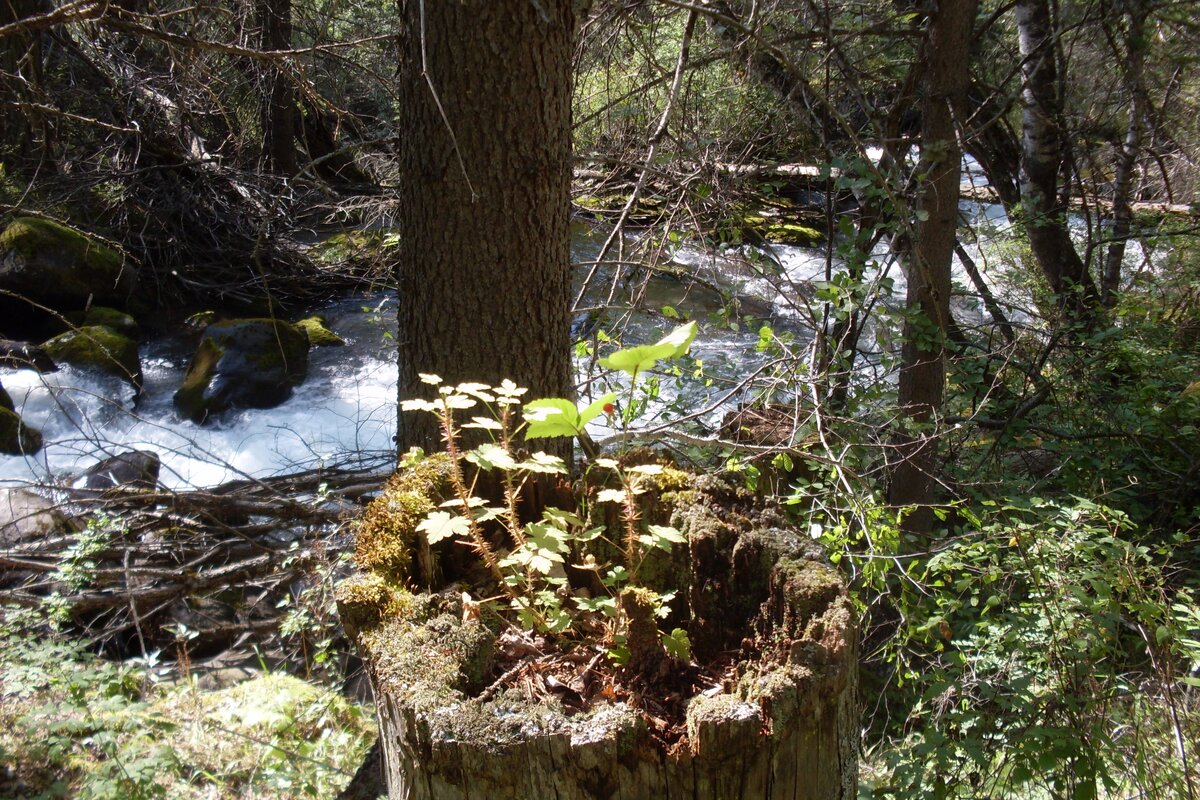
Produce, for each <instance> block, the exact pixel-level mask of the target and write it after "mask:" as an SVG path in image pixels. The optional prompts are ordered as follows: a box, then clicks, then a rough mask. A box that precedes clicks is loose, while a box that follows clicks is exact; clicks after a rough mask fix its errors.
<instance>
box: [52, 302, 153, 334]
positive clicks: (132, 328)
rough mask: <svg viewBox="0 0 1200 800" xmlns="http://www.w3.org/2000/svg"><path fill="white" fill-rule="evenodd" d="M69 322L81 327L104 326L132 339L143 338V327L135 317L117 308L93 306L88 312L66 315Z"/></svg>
mask: <svg viewBox="0 0 1200 800" xmlns="http://www.w3.org/2000/svg"><path fill="white" fill-rule="evenodd" d="M65 316H66V318H67V319H68V320H70V321H71V322H72V323H74V324H75V325H77V326H79V327H86V326H89V325H102V326H104V327H105V328H112V329H113V330H114V331H116V332H117V333H119V334H121V335H122V336H128V337H129V338H130V339H133V340H135V341H136V340H137V339H139V338H141V335H142V331H141V326H139V325H138V322H137V320H136V319H134V318H133V315H131V314H126V313H125V312H124V311H120V310H118V309H115V308H109V307H108V306H92V307H90V308H88V309H87V310H86V311H82V312H75V313H74V314H67V315H65Z"/></svg>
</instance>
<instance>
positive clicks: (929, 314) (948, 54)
mask: <svg viewBox="0 0 1200 800" xmlns="http://www.w3.org/2000/svg"><path fill="white" fill-rule="evenodd" d="M977 6H978V3H977V2H976V0H965V2H959V3H944V4H942V5H941V6H940V7H939V9H938V11H937V12H936V13H935V14H934V15H933V16H932V17H931V19H930V21H929V29H928V32H927V39H926V53H925V55H926V60H927V63H928V67H927V69H926V71H925V94H924V98H923V100H922V103H921V142H922V144H921V161H920V164H918V167H917V169H918V172H919V174H920V175H922V176H923V177H924V181H923V183H922V185H921V186H922V188H921V192H920V195H919V198H918V203H917V209H918V222H917V223H916V241H915V242H914V247H913V252H912V257H911V258H910V259H909V265H908V308H909V310H910V311H911V312H915V316H913V317H910V320H909V321H908V322H907V323H906V324H905V326H904V328H905V330H904V349H903V353H902V363H901V367H900V385H899V405H900V410H901V413H902V414H903V415H904V416H905V418H906V421H907V422H908V423H909V424H910V428H909V429H908V430H905V431H904V432H902V433H901V434H900V436H899V439H898V441H897V454H898V457H899V461H898V462H897V463H896V465H895V467H894V469H893V470H892V475H891V483H890V485H889V495H890V497H889V499H890V501H891V503H892V504H893V505H895V506H901V507H905V506H913V507H914V510H913V512H912V513H910V514H909V515H907V516H906V517H905V522H904V527H905V529H906V530H907V531H908V532H910V533H914V534H917V535H920V536H926V535H928V533H929V531H930V529H931V528H932V525H933V513H932V509H931V507H930V502H931V500H932V490H933V470H934V464H935V455H936V449H937V438H936V436H935V435H934V433H933V432H932V431H931V430H930V426H931V424H932V423H933V421H934V418H935V416H936V415H937V413H938V411H939V410H940V409H941V406H942V400H943V394H944V384H945V380H946V363H945V338H946V332H947V330H948V327H949V323H950V264H951V260H952V259H953V257H954V246H955V244H956V242H957V237H956V233H957V228H958V192H959V179H960V175H961V171H962V151H961V149H960V148H959V144H958V138H957V136H956V124H955V119H954V113H953V108H954V107H955V105H956V101H961V100H962V98H963V97H964V96H965V94H966V91H967V81H968V77H967V71H966V70H964V69H962V68H961V65H963V64H965V63H967V61H968V50H969V47H970V41H971V28H972V25H973V24H974V21H975V11H976V8H977Z"/></svg>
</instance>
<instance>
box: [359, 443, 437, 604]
mask: <svg viewBox="0 0 1200 800" xmlns="http://www.w3.org/2000/svg"><path fill="white" fill-rule="evenodd" d="M452 466H453V465H452V464H451V462H450V457H449V456H447V455H445V454H438V455H434V456H430V457H429V458H426V459H423V460H422V461H420V462H418V463H417V464H415V465H413V466H412V467H409V468H408V469H405V470H402V471H400V472H397V473H396V474H395V475H393V476H392V477H391V478H389V479H388V481H387V483H386V484H385V485H384V487H383V492H382V494H380V495H379V497H377V498H375V499H374V500H372V501H371V503H370V505H368V506H367V508H366V510H365V511H364V512H363V514H362V516H361V517H360V518H359V520H358V529H357V541H356V546H355V551H354V559H355V562H356V563H357V564H358V567H359V569H361V570H364V571H366V572H376V573H378V574H379V575H381V576H383V577H385V578H387V579H388V580H393V581H404V580H406V579H407V578H408V576H409V569H410V567H411V565H412V554H413V547H414V544H415V542H416V537H417V525H418V524H420V522H421V520H423V519H424V518H425V516H426V515H427V514H428V513H429V512H430V511H433V510H434V508H435V507H436V505H437V502H438V501H440V500H441V498H442V493H443V491H444V489H445V486H446V481H447V479H448V477H449V475H450V470H451V468H452Z"/></svg>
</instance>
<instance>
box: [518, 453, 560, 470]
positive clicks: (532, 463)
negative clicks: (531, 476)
mask: <svg viewBox="0 0 1200 800" xmlns="http://www.w3.org/2000/svg"><path fill="white" fill-rule="evenodd" d="M517 466H518V467H520V468H521V469H523V470H528V471H529V472H537V473H543V474H553V473H561V474H566V472H567V465H566V462H564V461H563V460H562V459H561V458H559V457H558V456H552V455H550V454H549V453H543V452H542V451H540V450H539V451H538V452H536V453H534V454H533V455H531V456H530V457H529V458H527V459H525V460H524V461H522V462H521V463H520V464H518V465H517Z"/></svg>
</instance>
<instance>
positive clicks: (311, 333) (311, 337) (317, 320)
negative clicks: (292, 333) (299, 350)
mask: <svg viewBox="0 0 1200 800" xmlns="http://www.w3.org/2000/svg"><path fill="white" fill-rule="evenodd" d="M296 327H297V328H299V329H300V330H302V331H304V333H305V334H306V335H307V336H308V342H309V344H311V345H312V346H313V347H328V346H331V345H332V346H339V345H344V344H345V343H346V340H345V339H343V338H342V337H340V336H338V335H337V334H336V333H334V332H333V331H332V330H330V329H329V323H328V322H326V321H325V317H323V316H321V315H319V314H318V315H316V316H312V317H307V318H306V319H302V320H300V321H299V322H297V323H296Z"/></svg>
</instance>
